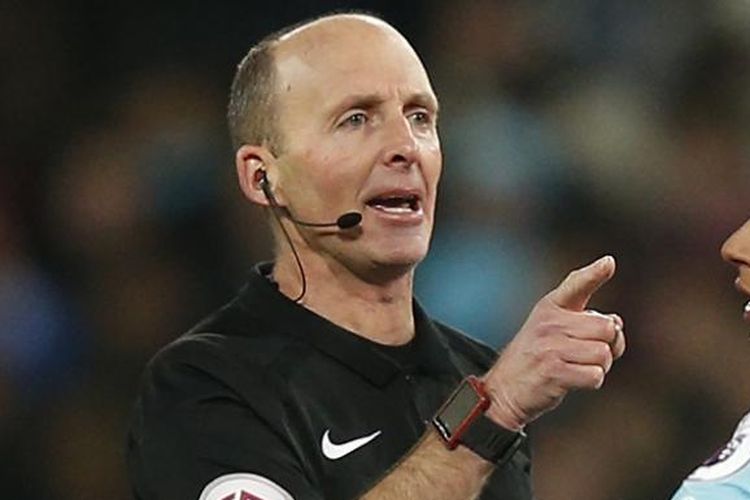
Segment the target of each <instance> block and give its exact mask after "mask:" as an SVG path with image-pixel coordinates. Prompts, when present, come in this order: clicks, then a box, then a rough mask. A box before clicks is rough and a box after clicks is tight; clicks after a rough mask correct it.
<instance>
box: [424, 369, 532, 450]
mask: <svg viewBox="0 0 750 500" xmlns="http://www.w3.org/2000/svg"><path fill="white" fill-rule="evenodd" d="M490 406H491V400H490V397H489V394H487V392H486V390H485V387H484V383H483V382H482V381H481V380H480V379H479V378H477V377H475V376H473V375H469V376H468V377H466V378H465V379H464V380H463V381H462V382H461V384H460V385H459V386H458V388H457V389H456V390H455V391H454V392H453V394H452V395H451V396H450V398H449V399H448V400H447V401H446V402H445V403H444V404H443V405H442V406H441V407H440V409H439V410H438V412H437V413H436V414H435V416H434V417H433V418H432V424H433V426H434V428H435V430H436V431H437V433H438V435H439V436H440V437H441V438H442V439H443V442H444V444H445V446H446V448H448V449H449V450H456V449H459V448H460V446H459V445H463V447H466V448H468V449H469V450H471V451H472V452H474V453H476V454H477V455H478V456H480V457H482V458H484V459H485V460H487V461H489V462H492V463H494V464H496V465H499V464H504V463H505V462H507V461H508V460H509V459H510V458H511V457H512V456H513V455H514V454H515V452H516V450H518V448H519V447H520V446H521V444H522V443H523V441H524V439H525V438H526V435H525V434H524V433H523V430H522V429H521V428H520V427H519V428H518V429H511V428H510V427H506V426H504V425H499V424H498V423H497V422H495V421H494V420H492V419H490V418H489V417H488V416H487V413H486V412H487V410H488V409H489V407H490Z"/></svg>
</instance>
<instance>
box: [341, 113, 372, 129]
mask: <svg viewBox="0 0 750 500" xmlns="http://www.w3.org/2000/svg"><path fill="white" fill-rule="evenodd" d="M365 123H367V115H366V114H365V113H363V112H361V111H358V112H356V113H352V114H350V115H349V116H347V117H346V118H344V120H343V121H342V122H341V123H340V124H339V127H355V128H356V127H361V126H362V125H364V124H365Z"/></svg>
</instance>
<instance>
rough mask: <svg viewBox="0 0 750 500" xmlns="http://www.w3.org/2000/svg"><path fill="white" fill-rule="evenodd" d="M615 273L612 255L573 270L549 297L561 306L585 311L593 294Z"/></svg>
mask: <svg viewBox="0 0 750 500" xmlns="http://www.w3.org/2000/svg"><path fill="white" fill-rule="evenodd" d="M614 274H615V258H614V257H612V256H611V255H605V256H604V257H602V258H600V259H598V260H596V261H594V262H592V263H591V264H589V265H588V266H586V267H582V268H580V269H576V270H575V271H572V272H571V273H570V274H569V275H568V276H567V277H566V278H565V279H564V280H563V282H562V283H560V285H558V287H557V288H555V289H554V290H552V291H551V292H550V294H549V295H548V297H549V298H550V299H551V300H552V302H554V303H555V304H557V305H558V306H560V307H563V308H565V309H570V310H572V311H583V310H584V309H585V308H586V305H587V304H588V302H589V299H591V296H592V295H593V294H594V292H596V291H597V290H598V289H599V287H600V286H602V285H603V284H604V283H606V282H607V281H609V279H610V278H611V277H612V276H613V275H614Z"/></svg>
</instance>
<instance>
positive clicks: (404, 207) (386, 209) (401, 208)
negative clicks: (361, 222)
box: [376, 205, 412, 214]
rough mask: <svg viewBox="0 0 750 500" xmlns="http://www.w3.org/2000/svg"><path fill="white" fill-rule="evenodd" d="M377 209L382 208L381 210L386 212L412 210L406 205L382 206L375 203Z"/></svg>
mask: <svg viewBox="0 0 750 500" xmlns="http://www.w3.org/2000/svg"><path fill="white" fill-rule="evenodd" d="M376 206H377V208H378V210H382V211H383V212H388V213H391V214H408V213H410V212H412V209H411V208H410V207H409V206H408V205H407V206H400V207H384V206H383V205H376Z"/></svg>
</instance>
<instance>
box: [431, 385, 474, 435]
mask: <svg viewBox="0 0 750 500" xmlns="http://www.w3.org/2000/svg"><path fill="white" fill-rule="evenodd" d="M477 403H479V395H478V394H477V393H476V391H474V388H473V387H472V386H471V385H470V384H469V383H463V384H461V387H460V388H459V389H458V391H456V393H455V394H454V395H453V398H451V400H450V401H449V402H448V404H447V405H445V408H444V409H443V411H442V412H441V413H440V420H441V422H442V423H443V425H444V426H445V430H446V431H447V433H448V437H451V436H452V435H453V434H454V432H455V431H456V428H457V427H458V426H459V425H461V423H462V422H463V421H464V420H465V419H466V417H467V416H468V415H469V414H470V413H471V412H472V411H473V410H474V409H475V408H476V406H477Z"/></svg>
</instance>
